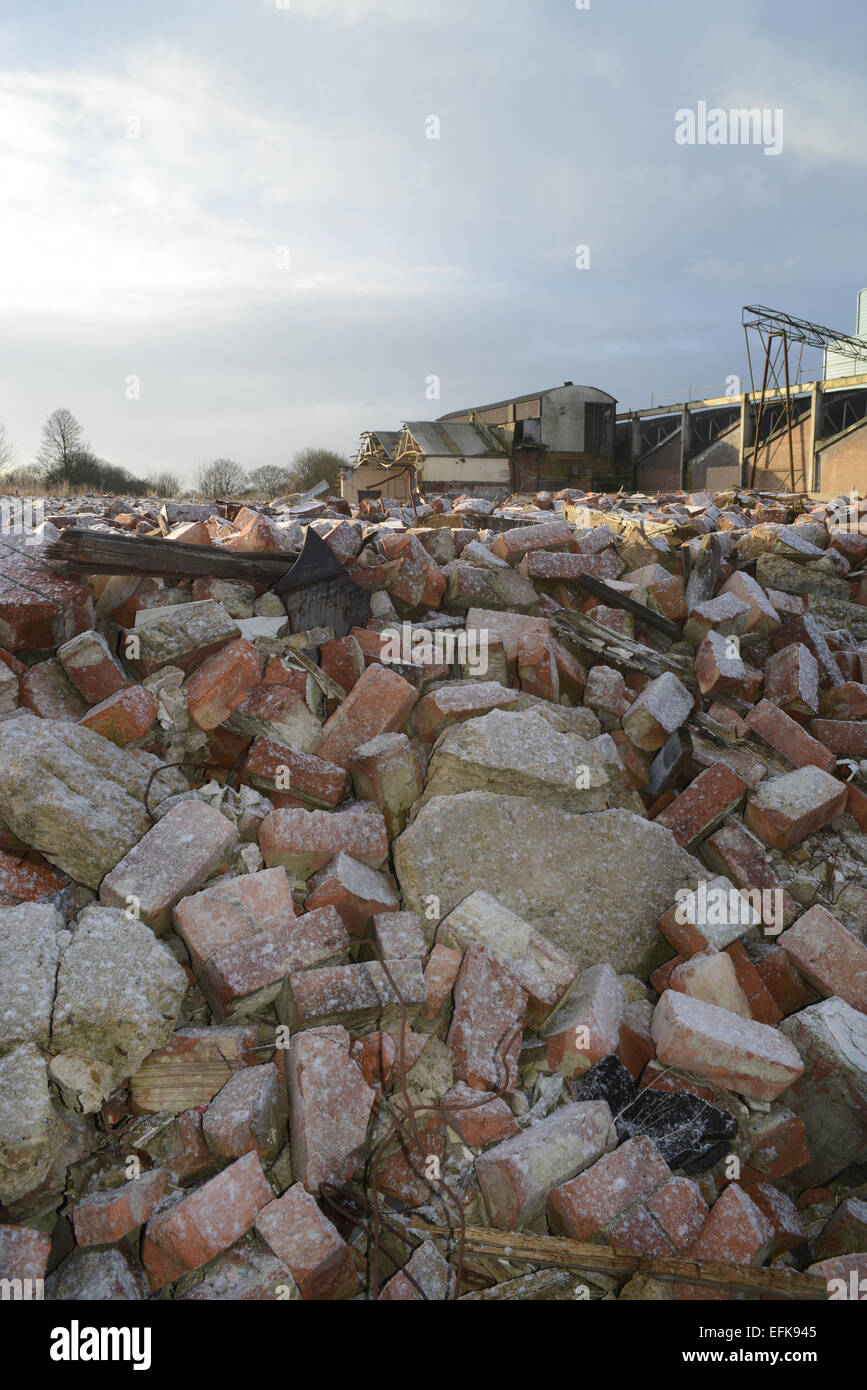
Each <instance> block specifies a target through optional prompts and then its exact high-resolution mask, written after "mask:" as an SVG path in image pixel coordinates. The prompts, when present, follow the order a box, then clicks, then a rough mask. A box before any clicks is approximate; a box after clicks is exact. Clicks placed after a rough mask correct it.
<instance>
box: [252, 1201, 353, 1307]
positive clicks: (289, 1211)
mask: <svg viewBox="0 0 867 1390" xmlns="http://www.w3.org/2000/svg"><path fill="white" fill-rule="evenodd" d="M256 1230H257V1232H258V1233H259V1235H260V1236H261V1237H262V1239H263V1240H264V1241H265V1242H266V1243H267V1244H268V1245H269V1246H270V1247H271V1249H272V1250H273V1251H274V1254H275V1255H276V1256H277V1257H278V1258H279V1259H281V1260H282V1261H283V1263H284V1264H285V1265H286V1266H287V1267H288V1268H289V1269H290V1270H291V1272H292V1277H293V1279H294V1280H295V1282H296V1284H297V1285H298V1288H299V1290H300V1292H301V1297H302V1299H307V1300H322V1299H343V1298H354V1297H355V1295H356V1294H357V1292H358V1271H357V1270H356V1268H355V1263H354V1261H353V1259H352V1252H351V1250H350V1248H349V1246H348V1245H347V1244H346V1241H345V1240H343V1238H342V1237H341V1236H340V1234H339V1233H338V1231H337V1230H336V1228H335V1227H334V1226H333V1225H332V1224H331V1222H330V1221H329V1220H328V1219H327V1217H325V1216H324V1215H323V1213H322V1212H321V1211H320V1209H319V1207H318V1206H317V1203H316V1200H315V1198H313V1197H311V1195H310V1193H309V1192H307V1191H305V1189H304V1185H303V1184H302V1183H300V1182H299V1183H296V1184H295V1186H294V1187H290V1188H289V1191H288V1192H285V1193H284V1194H283V1196H282V1197H280V1198H278V1199H277V1201H274V1202H269V1204H268V1205H267V1206H266V1207H263V1208H262V1210H261V1211H260V1212H259V1215H258V1216H257V1218H256Z"/></svg>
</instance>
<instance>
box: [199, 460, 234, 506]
mask: <svg viewBox="0 0 867 1390" xmlns="http://www.w3.org/2000/svg"><path fill="white" fill-rule="evenodd" d="M246 486H247V474H246V473H245V472H244V470H243V468H242V467H241V465H240V463H236V462H235V460H234V459H223V458H220V459H214V460H213V462H212V463H203V464H202V465H201V467H200V468H199V470H198V472H197V473H196V491H197V492H200V493H201V494H202V496H203V497H214V498H217V497H234V496H236V495H237V494H238V493H239V492H243V491H244V489H245V488H246Z"/></svg>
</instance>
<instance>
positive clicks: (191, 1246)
mask: <svg viewBox="0 0 867 1390" xmlns="http://www.w3.org/2000/svg"><path fill="white" fill-rule="evenodd" d="M273 1198H274V1194H273V1192H272V1191H271V1188H270V1187H269V1185H268V1182H267V1180H266V1178H265V1174H264V1173H263V1171H262V1165H261V1163H260V1162H259V1158H258V1155H257V1154H255V1153H248V1154H245V1155H244V1157H243V1158H239V1159H238V1160H237V1161H236V1162H235V1163H232V1164H230V1165H229V1167H228V1168H225V1169H224V1170H223V1172H222V1173H219V1174H218V1175H217V1177H215V1178H211V1180H210V1182H206V1183H205V1184H204V1186H202V1187H199V1188H196V1190H195V1191H194V1192H191V1193H190V1194H189V1196H186V1197H184V1198H182V1199H181V1201H180V1202H177V1203H176V1204H175V1205H174V1206H172V1207H169V1209H168V1210H167V1211H164V1212H162V1213H160V1214H158V1215H157V1216H154V1217H153V1218H152V1219H151V1220H150V1221H149V1222H148V1225H147V1227H146V1229H145V1234H144V1241H143V1243H142V1263H143V1264H144V1267H145V1272H146V1274H147V1278H148V1283H149V1284H150V1287H151V1289H152V1290H153V1291H156V1290H157V1289H162V1288H164V1287H165V1285H166V1284H170V1283H173V1282H174V1281H175V1280H176V1279H179V1278H180V1277H181V1275H182V1274H186V1273H187V1271H188V1270H192V1269H199V1268H200V1267H201V1266H202V1265H203V1264H207V1263H208V1261H209V1260H212V1259H213V1258H214V1256H215V1255H218V1254H219V1253H220V1251H221V1250H226V1249H228V1247H229V1246H230V1245H232V1244H233V1243H234V1242H235V1241H236V1240H238V1239H240V1237H241V1236H242V1235H244V1233H245V1232H246V1231H249V1230H250V1227H251V1226H252V1225H253V1223H254V1221H255V1220H256V1216H257V1215H258V1213H259V1212H260V1211H261V1209H262V1207H264V1206H267V1205H268V1203H269V1202H271V1201H273Z"/></svg>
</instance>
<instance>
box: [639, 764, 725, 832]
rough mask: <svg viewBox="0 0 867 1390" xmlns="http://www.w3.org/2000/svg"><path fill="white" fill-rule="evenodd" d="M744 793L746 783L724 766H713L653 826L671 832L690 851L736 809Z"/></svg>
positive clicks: (701, 774) (700, 774) (699, 776)
mask: <svg viewBox="0 0 867 1390" xmlns="http://www.w3.org/2000/svg"><path fill="white" fill-rule="evenodd" d="M746 793H747V784H746V782H744V781H742V780H741V778H740V777H738V776H737V774H736V773H734V772H732V770H731V768H729V767H726V765H725V763H714V765H713V766H712V767H709V768H706V769H705V771H704V772H701V773H699V775H698V777H696V779H695V781H694V782H692V783H691V784H690V785H689V786H688V787H687V789H686V791H683V792H681V794H680V796H678V797H677V798H676V799H675V800H674V801H673V802H672V803H671V805H670V806H667V807H666V809H665V810H664V811H663V812H662V814H661V815H659V816H657V818H656V823H657V824H658V825H664V826H665V827H666V828H667V829H668V830H670V831H671V832H672V834H673V835H674V838H675V840H676V841H677V843H678V844H679V845H680V846H681V848H682V849H685V850H691V849H693V847H694V846H695V845H697V844H698V843H699V841H700V840H702V839H704V838H705V837H706V836H707V835H709V834H710V832H711V831H712V830H714V829H715V827H716V826H717V825H719V823H720V821H722V820H724V819H725V818H726V816H729V815H731V814H732V812H733V811H736V810H737V809H738V807H739V806H740V804H741V802H742V800H743V798H744V796H745V795H746Z"/></svg>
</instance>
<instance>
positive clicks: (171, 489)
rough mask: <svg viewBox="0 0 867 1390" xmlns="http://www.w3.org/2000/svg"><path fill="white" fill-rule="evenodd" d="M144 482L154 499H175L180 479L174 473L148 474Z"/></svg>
mask: <svg viewBox="0 0 867 1390" xmlns="http://www.w3.org/2000/svg"><path fill="white" fill-rule="evenodd" d="M145 481H146V483H147V485H148V487H149V488H152V489H153V492H154V496H156V497H177V495H178V493H179V492H180V490H181V482H180V479H179V478H177V477H176V476H175V474H174V473H149V474H148V476H147V478H146V479H145Z"/></svg>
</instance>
